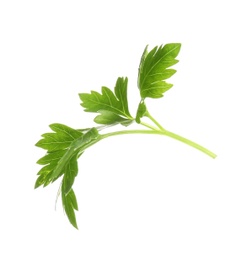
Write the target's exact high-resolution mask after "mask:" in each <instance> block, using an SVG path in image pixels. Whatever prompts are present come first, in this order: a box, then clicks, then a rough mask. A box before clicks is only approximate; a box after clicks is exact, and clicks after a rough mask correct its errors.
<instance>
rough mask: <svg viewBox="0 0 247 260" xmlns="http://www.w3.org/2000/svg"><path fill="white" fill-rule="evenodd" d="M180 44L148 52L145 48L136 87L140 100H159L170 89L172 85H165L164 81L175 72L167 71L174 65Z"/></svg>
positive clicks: (168, 45) (171, 44)
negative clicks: (148, 98)
mask: <svg viewBox="0 0 247 260" xmlns="http://www.w3.org/2000/svg"><path fill="white" fill-rule="evenodd" d="M180 47H181V44H179V43H170V44H166V45H164V46H163V45H161V46H160V47H158V46H156V47H154V48H153V49H152V50H151V51H150V52H148V50H147V47H146V48H145V50H144V52H143V55H142V58H141V62H140V66H139V75H138V87H139V90H140V94H141V97H142V99H144V98H146V97H151V98H160V97H162V96H163V93H164V92H165V91H167V90H169V89H170V88H171V87H172V84H170V83H167V82H166V81H165V79H168V78H170V77H171V76H172V75H173V74H174V73H175V72H176V70H174V69H168V68H169V67H171V66H172V65H174V64H176V63H177V62H178V60H176V59H175V58H176V57H177V55H178V53H179V51H180Z"/></svg>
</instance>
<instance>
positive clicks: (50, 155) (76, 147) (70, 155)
mask: <svg viewBox="0 0 247 260" xmlns="http://www.w3.org/2000/svg"><path fill="white" fill-rule="evenodd" d="M180 47H181V44H179V43H170V44H166V45H161V46H156V47H155V48H153V49H152V50H151V51H148V46H147V47H146V48H145V50H144V52H143V55H142V57H141V62H140V66H139V72H138V88H139V91H140V101H139V105H138V108H137V112H136V115H135V117H133V116H132V115H131V114H130V112H129V107H128V99H127V87H128V78H123V77H119V78H118V79H117V81H116V85H115V88H114V91H112V90H111V89H109V88H108V87H102V89H101V93H99V92H96V91H91V93H82V94H79V97H80V99H81V101H82V103H81V106H82V107H83V108H84V111H86V112H92V113H96V114H97V115H96V117H95V118H94V122H95V123H97V124H100V126H97V127H92V128H85V129H73V128H71V127H68V126H66V125H63V124H51V125H50V128H51V130H52V131H53V132H51V133H45V134H43V135H42V139H41V140H39V141H38V142H37V143H36V146H38V147H40V148H43V149H45V150H46V154H45V156H44V157H42V158H41V159H39V160H38V161H37V163H38V164H40V165H42V166H43V167H42V168H41V170H40V171H39V172H38V178H37V180H36V183H35V188H38V187H40V186H42V185H43V186H44V187H45V186H47V185H49V184H50V183H53V182H54V181H56V180H58V179H61V185H60V189H59V194H61V197H62V204H63V208H64V211H65V213H66V215H67V217H68V219H69V221H70V223H71V224H72V225H73V226H74V227H75V228H78V227H77V222H76V216H75V210H78V204H77V200H76V196H75V193H74V191H73V184H74V181H75V177H76V176H77V174H78V162H77V161H78V158H79V157H80V156H81V155H82V154H83V153H84V151H85V150H86V149H87V148H89V147H90V146H92V145H94V144H96V143H97V142H99V141H100V140H102V139H105V138H108V137H110V136H117V135H123V134H158V135H163V136H169V137H171V138H174V139H176V140H179V141H181V142H183V143H185V144H188V145H190V146H192V147H194V148H196V149H198V150H200V151H201V152H203V153H205V154H207V155H209V156H211V157H212V158H215V157H216V155H215V154H214V153H213V152H211V151H209V150H208V149H206V148H204V147H203V146H201V145H199V144H197V143H195V142H193V141H191V140H188V139H186V138H184V137H182V136H179V135H177V134H175V133H172V132H170V131H168V130H166V129H164V128H163V127H162V126H161V124H160V123H158V121H157V120H156V119H154V117H153V116H151V114H150V113H149V111H148V109H147V106H146V103H145V101H146V99H147V98H154V99H155V98H161V97H163V95H164V93H165V92H166V91H167V90H169V89H170V88H171V87H172V84H170V83H168V82H167V81H166V80H167V79H168V78H170V77H171V76H172V75H174V73H176V70H174V69H171V67H172V66H173V65H175V64H176V63H177V62H178V60H177V59H176V57H177V55H178V53H179V51H180ZM145 118H148V119H150V120H151V122H152V124H148V123H146V122H145V121H144V120H143V119H145ZM133 123H137V124H138V125H141V126H143V127H145V129H137V130H126V129H124V130H122V131H114V132H107V133H104V134H102V133H100V131H101V130H103V129H105V128H108V127H109V128H110V127H114V126H115V125H118V124H121V125H123V126H124V127H127V126H128V125H130V124H133Z"/></svg>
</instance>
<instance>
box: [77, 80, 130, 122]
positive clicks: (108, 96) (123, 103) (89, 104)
mask: <svg viewBox="0 0 247 260" xmlns="http://www.w3.org/2000/svg"><path fill="white" fill-rule="evenodd" d="M127 86H128V78H120V77H119V78H118V79H117V82H116V85H115V88H114V92H115V93H113V92H112V91H111V90H110V89H109V88H107V87H102V90H101V92H102V94H100V93H98V92H96V91H91V94H88V93H82V94H79V97H80V99H81V101H82V103H81V106H82V107H84V108H85V110H84V111H86V112H94V113H99V115H98V116H96V117H95V119H94V121H95V122H96V123H97V124H105V125H111V124H115V123H121V124H123V125H129V124H130V123H132V121H133V120H134V118H133V117H132V116H131V115H130V112H129V108H128V100H127Z"/></svg>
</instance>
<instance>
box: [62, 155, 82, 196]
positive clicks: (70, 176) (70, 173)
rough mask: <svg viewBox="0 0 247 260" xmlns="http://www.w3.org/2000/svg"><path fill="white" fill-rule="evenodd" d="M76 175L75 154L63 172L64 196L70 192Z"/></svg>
mask: <svg viewBox="0 0 247 260" xmlns="http://www.w3.org/2000/svg"><path fill="white" fill-rule="evenodd" d="M77 174H78V164H77V154H75V155H74V156H73V157H72V158H71V159H70V161H69V162H68V164H67V165H66V167H65V170H64V177H63V181H64V192H65V194H66V195H67V194H68V193H69V192H70V190H71V188H72V186H73V184H74V181H75V177H76V176H77Z"/></svg>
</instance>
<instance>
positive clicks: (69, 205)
mask: <svg viewBox="0 0 247 260" xmlns="http://www.w3.org/2000/svg"><path fill="white" fill-rule="evenodd" d="M64 189H65V188H64V182H63V183H62V203H63V208H64V210H65V213H66V215H67V217H68V219H69V221H70V223H71V224H72V225H73V226H74V227H75V228H76V229H78V226H77V222H76V216H75V210H78V205H77V200H76V196H75V193H74V191H73V189H71V190H70V191H69V193H67V194H66V192H65V191H64Z"/></svg>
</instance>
